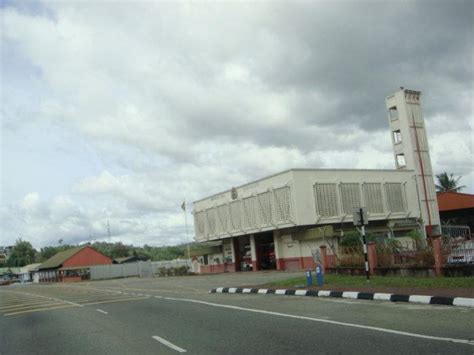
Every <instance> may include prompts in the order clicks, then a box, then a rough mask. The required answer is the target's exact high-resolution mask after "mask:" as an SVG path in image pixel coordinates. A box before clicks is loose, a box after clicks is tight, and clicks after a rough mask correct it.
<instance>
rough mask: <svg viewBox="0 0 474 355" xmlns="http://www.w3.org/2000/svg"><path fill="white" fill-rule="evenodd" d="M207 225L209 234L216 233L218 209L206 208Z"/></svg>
mask: <svg viewBox="0 0 474 355" xmlns="http://www.w3.org/2000/svg"><path fill="white" fill-rule="evenodd" d="M206 218H207V225H208V226H209V233H208V235H214V234H215V233H216V222H217V221H216V209H215V208H209V209H208V210H206Z"/></svg>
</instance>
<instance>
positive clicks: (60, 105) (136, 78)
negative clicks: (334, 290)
mask: <svg viewBox="0 0 474 355" xmlns="http://www.w3.org/2000/svg"><path fill="white" fill-rule="evenodd" d="M0 4H1V5H0V7H1V8H0V11H1V33H2V38H1V85H0V87H1V101H0V104H1V113H0V115H1V116H0V119H1V126H0V130H1V136H0V138H1V165H0V170H1V174H0V179H1V180H0V185H1V192H0V245H2V244H13V243H14V241H15V240H16V239H17V238H18V237H22V238H23V239H26V240H29V241H30V242H31V243H32V244H33V245H34V246H35V247H42V246H45V245H52V244H57V241H58V240H59V239H63V240H64V242H66V243H78V242H83V241H87V240H88V239H89V237H90V238H91V239H92V240H108V237H107V221H109V224H110V233H111V240H112V241H119V240H120V241H123V242H125V243H133V244H135V245H142V244H144V243H147V244H149V245H171V244H176V243H180V242H185V241H186V233H185V223H184V216H183V213H182V211H181V209H180V208H179V206H180V205H181V203H182V201H183V199H184V198H186V201H187V202H192V201H193V200H196V199H199V198H202V197H204V196H207V195H209V194H212V193H215V192H220V191H222V190H225V189H228V188H230V187H232V186H237V185H240V184H242V183H245V182H248V181H250V180H252V179H256V178H259V177H263V176H265V175H268V174H272V173H275V172H278V171H281V170H284V169H288V168H296V167H298V168H311V167H314V168H331V167H338V168H393V167H394V162H393V157H392V150H391V149H392V148H391V140H390V133H389V130H388V120H387V114H386V112H385V101H384V100H385V97H386V96H387V95H389V94H390V93H392V92H393V91H395V90H397V89H398V88H399V86H404V87H406V88H410V89H415V90H420V91H422V92H423V97H422V100H423V101H422V103H423V109H424V114H425V119H426V123H427V129H428V134H429V140H430V142H429V143H430V149H431V154H432V156H431V157H432V163H433V167H434V170H435V173H440V172H444V171H447V172H452V173H454V174H455V175H462V176H463V178H462V180H461V182H462V184H464V185H466V186H467V188H466V189H465V192H470V193H474V166H473V128H474V127H473V126H474V120H473V103H472V102H473V101H472V99H473V97H472V96H473V49H474V45H473V21H472V16H473V2H472V1H466V2H462V1H449V2H448V1H439V2H437V1H418V2H417V1H404V2H397V1H390V2H381V1H367V2H361V1H357V2H356V1H354V2H350V1H344V2H335V1H331V2H321V1H314V2H304V3H303V2H300V3H297V4H295V3H290V2H265V3H258V4H256V3H251V2H247V3H237V2H220V3H210V2H209V3H204V2H199V1H193V2H181V3H165V2H152V1H141V2H128V1H103V2H99V1H67V2H66V1H64V2H58V1H56V2H27V1H21V2H16V1H8V0H1V1H0ZM190 210H191V204H189V205H188V221H189V227H190V236H191V235H192V234H193V228H192V216H191V214H190V213H189V212H190Z"/></svg>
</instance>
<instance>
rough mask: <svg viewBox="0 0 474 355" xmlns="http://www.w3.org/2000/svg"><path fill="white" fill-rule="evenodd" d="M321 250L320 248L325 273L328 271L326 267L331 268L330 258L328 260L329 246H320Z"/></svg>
mask: <svg viewBox="0 0 474 355" xmlns="http://www.w3.org/2000/svg"><path fill="white" fill-rule="evenodd" d="M319 250H320V253H321V263H322V265H321V267H322V269H323V270H322V271H323V273H326V269H327V268H329V260H328V251H327V247H326V246H325V245H321V246H320V247H319Z"/></svg>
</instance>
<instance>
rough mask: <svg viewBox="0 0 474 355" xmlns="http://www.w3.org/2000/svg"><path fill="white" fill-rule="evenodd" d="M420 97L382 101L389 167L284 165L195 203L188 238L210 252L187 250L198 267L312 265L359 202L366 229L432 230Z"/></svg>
mask: <svg viewBox="0 0 474 355" xmlns="http://www.w3.org/2000/svg"><path fill="white" fill-rule="evenodd" d="M420 95H421V93H420V92H416V91H412V90H404V89H402V90H400V91H398V92H396V93H394V94H393V95H391V96H389V97H387V99H386V105H387V110H388V116H389V124H390V131H391V133H390V134H391V137H392V144H393V149H394V156H395V162H396V169H394V170H353V169H291V170H287V171H283V172H280V173H278V174H275V175H272V176H269V177H266V178H263V179H260V180H257V181H253V182H250V183H247V184H244V185H242V186H239V187H237V188H232V189H230V190H227V191H224V192H221V193H218V194H214V195H211V196H209V197H206V198H203V199H201V200H198V201H195V202H194V203H193V207H194V208H193V214H194V228H195V239H196V241H198V242H211V241H212V242H213V243H212V244H213V246H212V248H211V249H212V254H205V252H206V253H208V252H209V250H211V249H209V248H208V247H205V248H203V252H202V253H201V254H199V249H198V250H196V251H195V252H194V255H198V256H200V257H199V260H200V261H201V262H200V264H201V268H200V269H201V272H207V273H213V272H224V271H241V270H246V269H252V270H259V269H278V270H297V269H304V268H308V267H313V266H314V261H313V256H314V255H315V254H316V253H317V251H318V250H319V246H320V245H322V244H328V241H330V240H331V239H333V238H334V237H337V236H341V235H343V233H344V231H347V230H353V229H354V226H353V220H352V213H353V210H354V209H355V208H360V207H365V208H366V209H367V212H368V218H369V222H370V224H369V227H368V230H369V231H370V232H372V233H378V234H382V235H386V236H388V237H394V236H396V235H398V234H406V233H407V232H409V231H411V230H414V229H418V230H421V231H422V232H423V233H424V234H425V235H426V234H428V235H430V234H433V233H439V225H440V221H439V214H438V206H437V201H436V191H435V185H434V180H433V173H432V170H431V161H430V156H429V150H428V140H427V135H426V131H425V128H424V120H423V116H422V112H421V107H420ZM216 242H219V243H220V246H221V247H220V248H216ZM219 243H218V244H219Z"/></svg>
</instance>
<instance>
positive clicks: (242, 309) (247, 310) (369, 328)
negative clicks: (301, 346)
mask: <svg viewBox="0 0 474 355" xmlns="http://www.w3.org/2000/svg"><path fill="white" fill-rule="evenodd" d="M164 299H165V300H171V301H181V302H190V303H199V304H205V305H207V306H212V307H221V308H229V309H236V310H239V311H245V312H253V313H261V314H268V315H273V316H279V317H286V318H293V319H302V320H308V321H312V322H319V323H327V324H335V325H342V326H345V327H352V328H360V329H368V330H373V331H376V332H382V333H390V334H397V335H404V336H408V337H413V338H421V339H429V340H439V341H446V342H453V343H460V344H466V345H474V340H469V339H457V338H444V337H436V336H432V335H425V334H418V333H409V332H403V331H400V330H394V329H387V328H380V327H372V326H368V325H361V324H355V323H346V322H338V321H334V320H328V319H322V318H312V317H305V316H297V315H294V314H288V313H280V312H272V311H264V310H262V309H255V308H245V307H239V306H231V305H227V304H221V303H212V302H205V301H200V300H194V299H190V298H174V297H164Z"/></svg>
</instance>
